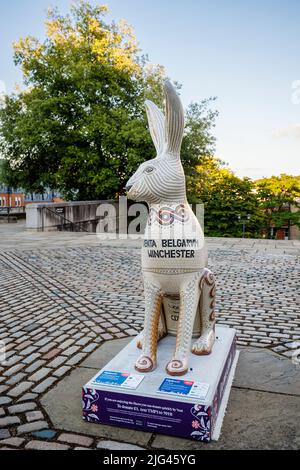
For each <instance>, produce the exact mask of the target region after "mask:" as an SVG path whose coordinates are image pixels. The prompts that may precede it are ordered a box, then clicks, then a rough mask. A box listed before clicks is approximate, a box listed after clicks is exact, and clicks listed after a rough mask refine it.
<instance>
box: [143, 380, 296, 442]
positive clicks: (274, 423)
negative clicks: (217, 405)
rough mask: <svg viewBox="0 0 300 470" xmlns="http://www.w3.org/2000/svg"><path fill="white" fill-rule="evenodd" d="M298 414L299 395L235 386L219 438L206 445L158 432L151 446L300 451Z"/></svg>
mask: <svg viewBox="0 0 300 470" xmlns="http://www.w3.org/2000/svg"><path fill="white" fill-rule="evenodd" d="M299 416H300V399H299V397H295V396H289V395H281V394H277V393H267V392H257V391H255V390H242V389H237V388H232V390H231V394H230V398H229V404H228V407H227V413H226V415H225V418H224V422H223V427H222V434H221V437H220V439H219V440H218V441H216V442H211V443H209V444H205V443H199V442H195V441H189V440H186V439H179V438H174V437H169V436H163V435H157V436H156V437H155V439H154V441H153V443H152V447H153V448H154V449H169V450H179V449H180V450H196V449H199V450H217V449H225V450H231V449H235V450H238V449H243V450H245V449H249V450H254V449H265V450H270V449H274V450H287V449H289V450H299V446H300V433H299Z"/></svg>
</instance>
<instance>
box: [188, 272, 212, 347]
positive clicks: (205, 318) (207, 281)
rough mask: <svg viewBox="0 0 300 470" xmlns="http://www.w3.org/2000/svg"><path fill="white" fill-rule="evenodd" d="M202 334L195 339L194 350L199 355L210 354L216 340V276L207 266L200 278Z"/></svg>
mask: <svg viewBox="0 0 300 470" xmlns="http://www.w3.org/2000/svg"><path fill="white" fill-rule="evenodd" d="M200 288H201V297H200V315H201V318H200V320H201V336H200V338H198V339H197V341H195V343H194V344H193V347H192V352H193V353H194V354H198V355H205V354H210V353H211V350H212V347H213V344H214V341H215V313H214V307H215V294H216V288H215V277H214V275H213V274H212V272H211V271H209V269H207V268H205V269H204V273H203V276H202V277H201V280H200Z"/></svg>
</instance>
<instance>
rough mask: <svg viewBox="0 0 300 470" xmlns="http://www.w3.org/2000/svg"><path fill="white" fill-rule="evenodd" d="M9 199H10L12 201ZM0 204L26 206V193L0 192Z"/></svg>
mask: <svg viewBox="0 0 300 470" xmlns="http://www.w3.org/2000/svg"><path fill="white" fill-rule="evenodd" d="M8 199H10V201H9V200H8ZM0 206H10V207H17V206H24V193H11V194H7V193H5V192H2V193H0Z"/></svg>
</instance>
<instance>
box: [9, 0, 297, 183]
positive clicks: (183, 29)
mask: <svg viewBox="0 0 300 470" xmlns="http://www.w3.org/2000/svg"><path fill="white" fill-rule="evenodd" d="M91 3H93V4H96V3H104V4H106V5H108V7H109V10H110V13H109V16H108V18H109V19H114V20H116V21H118V20H119V19H123V18H124V19H126V20H127V21H128V22H129V23H130V24H131V25H132V26H133V28H134V31H135V34H136V36H137V39H138V42H139V47H140V48H141V50H142V51H143V53H146V54H148V57H149V60H150V62H151V63H153V64H161V65H163V66H164V67H165V68H166V71H167V74H168V76H169V77H170V78H171V79H173V80H176V81H179V82H180V83H181V84H182V90H181V97H182V100H183V103H184V105H185V106H187V105H188V104H189V103H190V102H191V101H200V100H202V99H203V98H207V97H209V96H216V97H217V100H216V102H215V105H214V106H215V108H216V109H217V110H218V111H219V116H218V118H217V121H216V127H215V129H214V134H215V136H216V138H217V144H216V152H215V154H216V156H218V157H219V158H221V159H222V160H224V161H225V162H227V163H228V165H229V167H230V168H231V169H232V170H233V171H234V172H235V173H236V174H237V175H238V176H248V177H250V178H254V179H256V178H261V177H264V176H271V175H279V174H280V173H288V174H294V175H299V174H300V152H299V150H300V27H299V18H300V1H299V0H251V1H250V0H249V1H247V0H209V1H208V0H205V1H204V0H107V1H105V0H103V1H101V0H100V1H96V0H95V1H93V0H91ZM50 5H52V6H57V7H58V8H59V10H60V11H61V13H66V12H67V11H68V9H69V6H70V0H26V1H25V0H9V1H7V0H0V7H1V9H0V12H1V13H0V91H1V90H2V91H3V90H6V92H8V93H10V92H12V91H13V90H14V88H15V85H16V84H17V83H21V80H22V76H21V73H20V71H19V70H18V68H17V67H16V66H15V65H14V63H13V51H12V47H11V44H12V42H13V41H14V40H16V39H18V38H19V37H23V36H26V35H28V34H30V35H32V36H36V37H37V38H39V39H41V40H42V39H43V38H44V35H45V29H44V24H43V22H44V19H45V16H46V11H47V8H48V6H50Z"/></svg>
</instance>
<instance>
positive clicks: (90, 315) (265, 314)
mask: <svg viewBox="0 0 300 470" xmlns="http://www.w3.org/2000/svg"><path fill="white" fill-rule="evenodd" d="M37 240H38V238H37V239H34V237H33V238H32V239H31V241H30V243H27V241H28V240H27V241H26V243H27V244H26V247H24V246H22V244H21V245H20V246H18V248H16V245H15V248H14V249H13V248H12V247H10V249H9V250H5V249H3V247H2V249H1V250H0V283H1V284H0V286H1V290H0V301H1V303H0V313H1V322H0V340H2V342H4V343H5V349H6V361H5V362H2V363H0V448H2V449H5V448H9V449H11V448H19V447H20V448H26V449H69V448H71V449H79V448H96V447H98V448H103V447H106V448H110V447H112V448H113V446H116V445H117V446H118V448H122V446H124V448H132V445H130V444H121V443H117V444H116V443H113V442H112V441H109V442H105V441H103V440H100V441H99V438H98V439H96V438H94V437H93V436H83V435H79V434H76V433H69V432H64V431H62V430H59V429H53V426H52V423H51V419H50V417H49V416H48V415H47V414H46V412H45V411H44V409H43V408H42V407H41V405H40V401H39V400H40V398H41V397H42V396H43V394H44V393H45V392H47V391H48V390H49V389H50V388H51V387H53V386H55V384H57V382H58V381H60V380H61V379H62V378H63V377H64V376H65V375H66V374H68V373H70V372H71V371H72V370H73V369H74V368H76V366H77V365H78V364H80V363H81V362H82V361H83V360H84V359H85V358H86V357H87V356H88V355H89V354H90V353H91V352H92V351H94V349H95V348H97V347H98V346H99V345H100V344H101V343H102V342H103V341H106V340H109V339H113V338H122V337H125V336H133V335H135V334H137V333H138V332H139V331H140V330H141V328H142V323H143V314H144V309H143V291H142V284H141V276H140V252H139V249H138V248H137V247H136V246H138V244H137V245H136V244H132V246H131V247H128V246H127V247H126V246H120V244H119V245H118V244H116V246H113V244H109V243H108V244H107V245H106V246H99V242H98V244H96V243H88V239H85V241H84V242H83V243H76V244H75V245H74V246H73V245H72V244H70V243H61V245H59V246H55V243H56V242H55V239H54V238H52V240H53V242H54V243H53V244H52V245H51V243H48V244H46V242H45V240H44V241H43V242H42V243H41V244H39V243H37ZM65 240H66V239H65ZM68 240H69V241H70V240H71V238H70V239H69V238H68ZM76 240H78V239H76ZM90 241H92V238H90ZM208 241H209V246H210V258H209V267H210V269H212V271H213V272H214V273H215V274H216V276H217V286H218V290H217V321H218V323H219V324H223V325H227V326H229V327H234V328H236V330H237V333H238V344H240V345H248V346H255V347H260V348H269V349H272V350H273V351H275V352H276V353H278V354H282V355H284V356H287V357H291V356H292V355H293V352H294V350H295V349H296V348H299V346H300V312H299V303H300V300H299V287H298V286H299V252H298V250H299V244H297V243H295V244H293V245H291V244H289V245H287V244H285V245H284V244H279V245H278V246H277V247H276V246H275V243H274V242H273V244H268V243H266V242H265V241H261V242H263V243H261V244H259V242H260V241H249V240H247V241H242V242H241V243H239V241H236V243H233V242H232V241H229V240H226V241H224V240H220V239H209V240H208ZM44 242H45V245H46V246H48V248H44V247H43V246H44ZM247 242H248V244H247ZM70 245H71V246H70ZM287 246H288V248H286V247H287ZM288 250H290V251H288ZM149 445H150V444H149ZM126 446H127V447H126Z"/></svg>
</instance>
